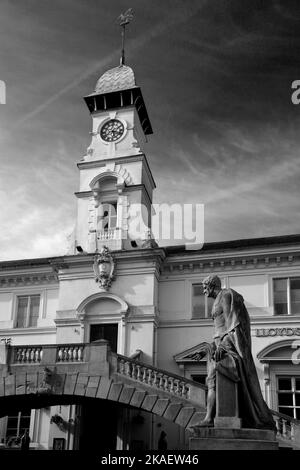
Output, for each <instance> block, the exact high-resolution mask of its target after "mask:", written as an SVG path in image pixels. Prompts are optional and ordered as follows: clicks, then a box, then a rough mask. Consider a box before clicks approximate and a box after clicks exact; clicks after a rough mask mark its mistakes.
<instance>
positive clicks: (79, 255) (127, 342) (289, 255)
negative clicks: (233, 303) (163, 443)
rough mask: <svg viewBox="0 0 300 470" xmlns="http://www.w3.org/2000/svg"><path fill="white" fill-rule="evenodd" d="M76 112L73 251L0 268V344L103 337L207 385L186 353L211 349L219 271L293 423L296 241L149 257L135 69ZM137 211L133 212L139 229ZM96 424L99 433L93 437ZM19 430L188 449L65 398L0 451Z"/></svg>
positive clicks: (299, 293) (8, 430)
mask: <svg viewBox="0 0 300 470" xmlns="http://www.w3.org/2000/svg"><path fill="white" fill-rule="evenodd" d="M85 101H86V103H87V106H88V108H89V111H90V113H91V117H92V131H91V135H92V139H91V143H90V146H89V147H88V149H87V153H86V155H85V156H83V158H82V160H81V161H80V162H78V169H79V173H80V185H79V191H78V192H77V193H76V198H77V223H76V230H75V237H74V240H73V242H72V246H71V248H70V252H69V253H68V254H66V255H65V256H59V257H52V258H41V259H31V260H16V261H7V262H1V263H0V341H1V343H2V344H8V343H10V344H11V345H13V346H24V345H32V346H36V345H45V344H59V345H69V344H72V345H74V344H75V345H76V344H82V343H90V342H93V341H96V340H98V339H101V338H104V339H106V340H108V341H109V343H110V346H111V349H112V350H113V351H115V352H117V353H118V354H121V355H124V356H127V357H132V356H134V357H139V358H140V360H141V361H142V362H143V363H146V364H151V365H153V366H155V367H157V368H158V369H161V370H166V371H169V372H173V373H175V374H177V375H181V376H184V377H186V378H189V379H192V380H195V381H198V382H200V383H204V382H205V375H206V364H205V359H203V360H201V361H200V362H197V361H195V360H194V359H193V355H194V354H195V353H197V352H198V351H201V347H202V343H203V342H206V341H210V340H211V338H212V328H213V326H212V320H211V318H210V307H211V304H210V301H209V299H205V298H204V295H203V291H202V286H201V281H202V279H203V278H204V277H206V276H207V275H208V274H210V273H217V274H218V275H219V276H220V278H221V279H222V283H223V286H224V287H231V288H233V289H235V290H237V291H238V292H240V293H241V294H242V295H243V297H244V300H245V303H246V306H247V309H248V311H249V314H250V317H251V327H252V346H253V356H254V359H255V362H256V366H257V371H258V376H259V379H260V383H261V388H262V391H263V394H264V397H265V400H266V401H267V403H268V404H269V406H270V408H272V409H274V410H277V411H280V412H282V413H284V414H287V415H288V416H291V417H293V418H296V419H300V369H299V365H298V363H299V358H298V347H299V346H300V235H293V236H285V237H271V238H261V239H249V240H235V241H228V242H218V243H207V244H205V245H204V246H203V248H202V249H201V250H186V249H185V247H184V246H176V247H175V246H174V247H167V248H166V247H164V248H162V247H159V246H158V245H157V243H156V242H155V240H153V237H152V233H151V216H149V214H151V204H152V194H153V190H154V189H155V182H154V178H153V175H152V173H151V170H150V165H149V163H148V161H147V158H146V156H145V153H144V143H145V136H146V135H148V134H151V133H152V127H151V123H150V119H149V116H148V114H147V110H146V106H145V103H144V100H143V96H142V93H141V89H140V88H139V87H138V86H137V85H136V82H135V77H134V73H133V71H132V69H131V68H130V67H128V66H125V65H121V66H119V67H116V68H114V69H111V70H109V71H108V72H106V73H104V75H102V76H101V77H100V79H99V80H98V82H97V84H96V88H95V91H94V92H93V93H92V94H91V95H89V96H87V97H85ZM136 207H142V208H143V209H142V210H141V211H140V212H138V218H140V219H141V220H142V223H141V225H140V226H141V227H142V229H139V230H138V231H137V229H136V225H137V214H136V212H135V209H136ZM66 347H67V346H66ZM299 356H300V354H299ZM107 410H108V411H107ZM101 417H102V419H103V417H104V420H105V419H106V420H108V421H109V423H110V424H109V425H108V426H105V427H104V425H101ZM60 420H63V421H64V422H65V423H68V426H65V427H64V426H60V425H59V423H60ZM74 423H76V426H73V425H74ZM25 429H29V433H30V438H31V447H32V448H38V449H52V448H59V446H61V447H63V448H65V449H78V448H90V447H93V446H94V447H95V446H101V445H103V446H104V447H105V446H106V448H117V449H123V448H127V449H128V448H131V449H155V448H157V445H158V440H159V436H160V434H161V431H162V430H163V431H164V432H166V434H167V441H168V448H169V449H181V448H185V446H186V440H187V432H186V431H184V429H182V428H181V427H180V426H178V425H176V424H173V423H169V422H167V421H166V420H164V419H163V418H161V419H160V418H159V417H157V416H153V415H152V414H151V413H148V412H146V411H144V412H143V411H136V410H135V409H128V408H126V407H123V408H122V407H118V408H113V407H112V406H111V404H110V403H107V401H103V403H101V404H100V405H99V406H98V408H97V410H95V408H94V407H93V406H92V405H91V404H90V403H84V404H83V403H70V402H68V401H67V398H66V399H65V400H62V401H61V403H60V404H58V405H53V406H49V407H46V408H42V409H32V410H31V409H28V410H27V411H26V410H22V412H19V411H18V410H17V409H16V411H15V412H14V413H13V414H10V415H9V416H6V417H3V418H1V419H0V439H1V443H2V444H1V445H2V446H5V445H9V443H10V444H11V445H14V442H16V440H17V439H16V438H17V436H19V435H20V434H22V433H23V432H24V430H25ZM103 430H105V433H106V434H107V436H108V437H107V439H106V440H105V436H104V433H103ZM87 436H88V437H87ZM125 436H126V438H125ZM128 436H129V437H128ZM103 442H104V444H103Z"/></svg>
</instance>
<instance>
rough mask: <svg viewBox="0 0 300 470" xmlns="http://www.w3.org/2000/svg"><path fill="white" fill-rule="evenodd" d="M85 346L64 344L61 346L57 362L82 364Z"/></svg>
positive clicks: (58, 350) (58, 349)
mask: <svg viewBox="0 0 300 470" xmlns="http://www.w3.org/2000/svg"><path fill="white" fill-rule="evenodd" d="M84 348H85V345H84V344H64V345H59V346H58V347H57V348H56V350H57V356H56V362H82V361H83V354H84Z"/></svg>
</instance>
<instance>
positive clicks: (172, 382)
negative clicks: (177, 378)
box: [169, 377, 174, 393]
mask: <svg viewBox="0 0 300 470" xmlns="http://www.w3.org/2000/svg"><path fill="white" fill-rule="evenodd" d="M169 381H170V390H169V392H170V393H174V379H173V377H170V378H169Z"/></svg>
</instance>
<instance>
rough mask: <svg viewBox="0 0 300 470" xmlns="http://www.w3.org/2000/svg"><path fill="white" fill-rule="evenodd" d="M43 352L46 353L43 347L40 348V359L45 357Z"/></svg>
mask: <svg viewBox="0 0 300 470" xmlns="http://www.w3.org/2000/svg"><path fill="white" fill-rule="evenodd" d="M43 354H44V350H43V348H40V351H39V357H40V361H41V360H42V359H43Z"/></svg>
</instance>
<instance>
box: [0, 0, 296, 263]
mask: <svg viewBox="0 0 300 470" xmlns="http://www.w3.org/2000/svg"><path fill="white" fill-rule="evenodd" d="M298 3H299V2H298V0H294V1H288V0H209V1H205V0H188V1H186V0H159V1H158V0H130V2H128V0H126V1H125V0H114V1H113V2H112V1H111V0H51V1H49V0H47V1H46V0H13V1H11V0H0V5H1V16H0V79H1V80H3V81H5V83H6V86H7V96H6V104H0V155H1V166H0V179H1V182H0V201H1V213H0V226H1V230H0V238H1V240H0V259H1V260H6V259H20V258H33V257H43V256H55V255H58V254H64V253H65V252H66V246H67V242H66V238H67V236H68V235H69V234H70V233H71V232H72V230H73V227H74V224H75V216H76V198H75V197H74V192H75V191H77V190H78V187H79V185H78V184H79V174H78V170H77V167H76V163H77V162H78V161H79V160H80V158H81V157H82V155H83V154H84V153H85V151H86V148H87V146H88V145H89V143H90V136H89V131H90V124H91V120H90V116H89V113H88V109H87V107H86V105H85V103H84V101H83V99H82V97H83V96H85V95H87V94H88V93H90V92H92V90H93V89H94V86H95V83H96V81H97V79H98V77H99V76H100V75H101V74H102V73H104V72H105V71H106V70H107V69H108V68H111V67H114V66H116V65H118V61H119V49H120V33H119V29H118V26H117V25H116V23H115V19H116V18H117V16H118V15H119V14H120V13H121V12H122V11H125V10H126V9H127V8H129V7H132V8H133V10H134V14H135V18H134V21H133V22H132V23H131V24H130V27H129V30H128V41H127V47H126V49H127V52H126V56H127V64H128V65H130V66H131V67H132V68H133V69H134V71H135V75H136V79H137V83H138V85H140V86H141V87H142V91H143V95H144V99H145V102H146V105H147V108H148V113H149V116H150V119H151V122H152V126H153V130H154V134H153V135H152V136H150V138H149V143H148V144H147V149H146V152H147V157H148V161H149V163H150V166H151V168H152V172H153V176H154V178H155V180H156V184H157V189H156V194H155V202H156V203H159V202H170V201H172V202H193V203H203V204H205V240H206V241H217V240H230V239H238V238H251V237H262V236H272V235H284V234H292V233H300V227H299V225H300V202H299V201H300V197H299V196H300V190H299V180H300V105H299V106H296V105H294V104H293V103H292V101H291V94H292V89H291V84H292V82H293V81H294V80H300V66H299V50H300V7H299V6H298V5H297V4H298Z"/></svg>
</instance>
